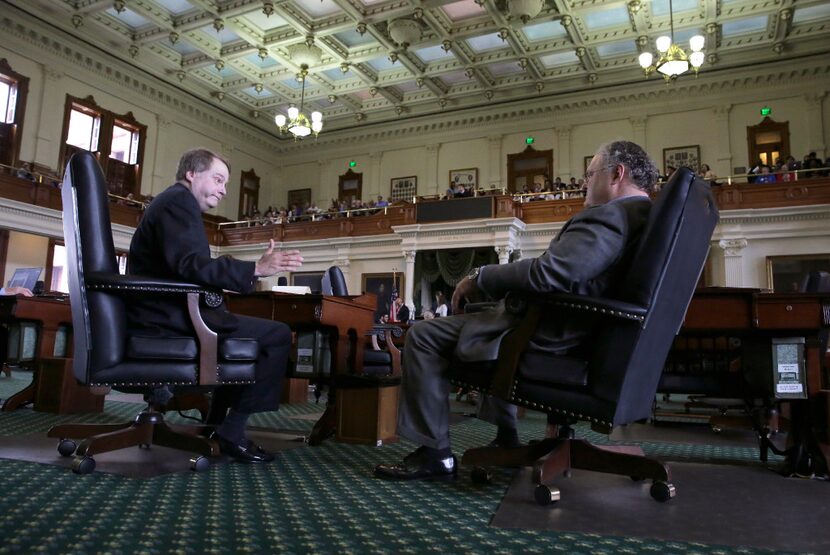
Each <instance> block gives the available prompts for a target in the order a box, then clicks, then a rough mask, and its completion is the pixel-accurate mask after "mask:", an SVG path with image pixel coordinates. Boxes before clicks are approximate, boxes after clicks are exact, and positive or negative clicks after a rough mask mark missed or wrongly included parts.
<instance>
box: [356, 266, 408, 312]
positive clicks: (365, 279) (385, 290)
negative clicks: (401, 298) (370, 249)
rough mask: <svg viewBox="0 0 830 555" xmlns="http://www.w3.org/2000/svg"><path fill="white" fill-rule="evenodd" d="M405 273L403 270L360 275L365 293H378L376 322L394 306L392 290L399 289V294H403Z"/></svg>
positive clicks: (361, 285) (361, 287)
mask: <svg viewBox="0 0 830 555" xmlns="http://www.w3.org/2000/svg"><path fill="white" fill-rule="evenodd" d="M403 280H404V275H403V273H402V272H382V273H368V274H361V276H360V290H361V291H362V292H363V293H374V294H375V295H377V306H376V307H375V316H374V320H375V322H378V321H379V320H380V317H381V316H383V315H384V314H389V309H391V308H392V290H393V289H397V292H398V295H403V291H404V289H403V287H404V281H403Z"/></svg>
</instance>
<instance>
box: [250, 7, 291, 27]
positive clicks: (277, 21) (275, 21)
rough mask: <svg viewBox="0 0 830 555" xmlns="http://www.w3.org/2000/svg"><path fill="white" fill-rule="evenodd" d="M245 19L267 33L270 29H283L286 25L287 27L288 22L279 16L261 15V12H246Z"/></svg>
mask: <svg viewBox="0 0 830 555" xmlns="http://www.w3.org/2000/svg"><path fill="white" fill-rule="evenodd" d="M245 19H247V20H248V21H250V22H251V23H253V24H254V25H256V26H257V27H259V28H260V29H262V30H263V31H269V30H271V29H276V28H278V27H285V26H286V25H288V22H287V21H286V20H284V19H283V18H281V17H280V16H278V15H277V14H275V13H274V14H271V15H270V16H268V15H265V14H264V13H262V11H261V10H257V11H253V12H248V13H247V14H245Z"/></svg>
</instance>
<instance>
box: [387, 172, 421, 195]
mask: <svg viewBox="0 0 830 555" xmlns="http://www.w3.org/2000/svg"><path fill="white" fill-rule="evenodd" d="M390 185H391V187H390V188H391V190H390V192H389V201H390V202H395V201H398V200H412V197H414V196H416V195H417V194H418V177H417V176H414V175H410V176H409V177H393V178H392V179H391V180H390Z"/></svg>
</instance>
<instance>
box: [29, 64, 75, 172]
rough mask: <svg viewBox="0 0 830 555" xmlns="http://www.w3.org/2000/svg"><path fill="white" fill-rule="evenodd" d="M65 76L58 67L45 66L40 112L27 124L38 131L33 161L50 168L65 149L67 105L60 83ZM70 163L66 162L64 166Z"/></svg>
mask: <svg viewBox="0 0 830 555" xmlns="http://www.w3.org/2000/svg"><path fill="white" fill-rule="evenodd" d="M63 76H64V73H63V72H62V71H60V70H59V69H58V68H57V67H52V66H44V68H43V80H44V82H43V95H42V96H41V99H40V100H41V102H40V111H39V112H38V113H37V116H36V118H31V116H29V117H30V118H31V119H32V120H33V121H31V122H28V121H27V122H26V124H27V125H33V128H34V129H36V130H37V131H36V133H37V135H36V137H37V138H36V140H35V151H34V153H33V154H32V161H33V162H37V163H38V164H43V165H44V166H47V167H50V168H51V167H52V165H53V164H57V163H58V160H59V159H60V150H61V149H62V148H63V145H61V144H60V136H61V133H62V131H63V129H62V128H61V126H62V125H63V110H62V108H63V106H64V105H65V104H66V97H65V95H64V92H63V90H62V88H61V87H60V86H59V83H58V81H60V80H61V79H63ZM30 98H31V97H30ZM59 122H60V123H59ZM19 140H20V139H18V141H19ZM68 161H69V160H64V164H66V163H67V162H68ZM55 171H56V172H57V173H58V174H59V175H60V174H62V173H63V168H55Z"/></svg>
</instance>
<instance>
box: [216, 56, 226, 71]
mask: <svg viewBox="0 0 830 555" xmlns="http://www.w3.org/2000/svg"><path fill="white" fill-rule="evenodd" d="M213 67H215V68H216V71H222V70H223V69H225V60H223V59H221V58H220V59H218V60H216V61H215V62H213Z"/></svg>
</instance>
